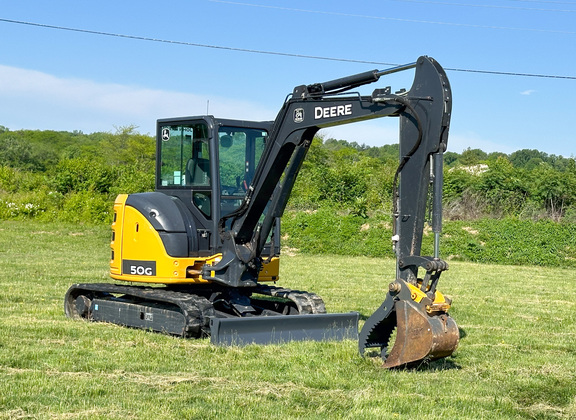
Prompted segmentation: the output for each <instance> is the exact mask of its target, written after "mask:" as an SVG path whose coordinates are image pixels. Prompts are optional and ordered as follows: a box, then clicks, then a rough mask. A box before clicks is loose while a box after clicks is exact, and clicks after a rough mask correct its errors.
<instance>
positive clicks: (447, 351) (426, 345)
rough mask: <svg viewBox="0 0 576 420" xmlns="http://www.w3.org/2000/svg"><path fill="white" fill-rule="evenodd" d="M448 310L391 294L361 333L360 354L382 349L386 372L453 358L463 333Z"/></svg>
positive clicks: (443, 306) (425, 301)
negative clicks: (371, 349)
mask: <svg viewBox="0 0 576 420" xmlns="http://www.w3.org/2000/svg"><path fill="white" fill-rule="evenodd" d="M409 296H410V295H409ZM442 299H443V297H442ZM447 307H449V305H448V304H446V303H435V302H434V303H433V302H432V301H430V300H422V301H420V302H416V301H414V300H412V298H411V297H407V298H405V296H402V294H399V295H393V294H390V293H389V294H388V295H387V298H386V300H385V301H384V303H383V304H382V306H380V308H378V310H376V312H375V313H374V314H373V315H372V316H371V317H370V318H368V320H366V323H365V324H364V327H363V328H362V331H361V332H360V336H359V351H360V354H361V355H364V353H365V351H366V349H369V348H380V355H381V357H382V359H383V360H384V367H385V368H396V367H410V366H417V365H419V364H420V363H422V362H426V361H431V360H436V359H440V358H443V357H447V356H450V355H451V354H452V353H453V352H454V350H456V347H457V346H458V342H459V340H460V332H459V330H458V326H457V325H456V322H455V321H454V319H453V318H452V317H450V315H448V313H446V308H447Z"/></svg>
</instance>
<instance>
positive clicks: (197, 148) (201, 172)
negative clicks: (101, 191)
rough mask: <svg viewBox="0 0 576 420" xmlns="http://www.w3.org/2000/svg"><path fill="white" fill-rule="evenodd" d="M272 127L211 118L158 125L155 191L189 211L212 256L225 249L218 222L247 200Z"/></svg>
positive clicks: (260, 123) (183, 119)
mask: <svg viewBox="0 0 576 420" xmlns="http://www.w3.org/2000/svg"><path fill="white" fill-rule="evenodd" d="M271 127H272V122H251V121H240V120H228V119H226V120H224V119H216V118H214V117H213V116H202V117H189V118H175V119H162V120H158V122H157V154H156V155H157V156H158V161H157V162H156V191H158V192H162V193H164V194H166V195H169V196H172V197H175V198H177V199H179V200H180V201H181V202H182V203H183V204H184V205H185V206H186V208H187V209H188V210H189V211H190V214H191V216H192V219H193V223H194V224H196V229H198V230H202V231H203V234H204V235H205V237H210V239H208V241H209V242H210V245H209V246H208V244H205V246H207V247H208V248H209V249H211V250H215V248H218V247H219V246H220V245H221V244H220V241H219V238H216V237H217V236H218V235H215V234H214V233H215V232H217V231H218V230H217V227H218V222H219V220H220V219H221V218H222V217H224V216H226V215H228V214H230V213H231V212H232V211H234V210H236V209H237V208H238V207H239V206H240V205H241V204H242V202H243V200H244V198H245V196H246V192H247V190H248V187H249V186H250V183H251V182H252V178H253V177H254V173H255V171H256V167H257V166H258V162H259V161H260V157H261V156H262V153H263V151H264V147H265V145H266V140H267V138H268V133H269V131H270V130H271ZM215 197H216V199H215ZM202 248H204V247H202Z"/></svg>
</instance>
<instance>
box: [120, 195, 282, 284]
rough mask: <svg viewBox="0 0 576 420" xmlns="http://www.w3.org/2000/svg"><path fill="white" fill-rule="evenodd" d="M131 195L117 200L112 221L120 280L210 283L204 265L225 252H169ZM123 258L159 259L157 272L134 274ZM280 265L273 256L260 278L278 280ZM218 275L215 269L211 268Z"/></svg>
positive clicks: (216, 259)
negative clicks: (196, 254)
mask: <svg viewBox="0 0 576 420" xmlns="http://www.w3.org/2000/svg"><path fill="white" fill-rule="evenodd" d="M127 198H128V195H126V194H121V195H119V196H118V197H117V198H116V201H115V203H114V221H113V222H112V240H111V242H110V247H111V249H112V258H111V259H110V276H111V277H112V278H114V279H116V280H124V281H130V282H137V283H160V284H190V283H195V284H197V283H210V281H209V280H205V279H204V278H203V277H202V275H201V274H200V273H201V272H202V268H203V267H204V265H206V264H209V265H214V264H216V263H217V262H219V261H220V260H221V258H222V254H215V255H212V256H209V257H188V258H178V257H171V256H170V255H168V254H167V253H166V250H165V248H164V244H163V242H162V239H161V238H160V235H158V232H157V231H156V229H154V227H153V226H152V225H151V224H150V222H148V220H147V219H146V218H145V217H144V216H143V215H142V214H141V213H140V212H139V211H138V210H136V209H135V208H133V207H130V206H126V205H125V203H126V199H127ZM122 260H136V261H138V260H140V261H155V262H156V275H155V276H145V275H131V274H129V273H123V272H122ZM279 269H280V260H279V258H277V257H274V258H272V260H271V261H270V262H268V263H265V264H264V266H263V268H262V271H261V272H260V275H259V277H258V281H263V282H266V281H276V280H278V273H279ZM211 275H212V276H213V275H214V271H212V272H211Z"/></svg>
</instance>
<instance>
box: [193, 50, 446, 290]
mask: <svg viewBox="0 0 576 420" xmlns="http://www.w3.org/2000/svg"><path fill="white" fill-rule="evenodd" d="M413 67H415V68H416V73H415V77H414V82H413V85H412V88H411V89H410V90H409V91H407V92H403V93H401V94H392V93H390V89H389V88H386V89H376V90H374V92H373V93H372V95H370V96H360V95H358V94H355V95H354V94H350V95H338V94H339V93H341V92H344V91H346V90H349V89H352V88H355V87H358V86H360V85H364V84H369V83H373V82H375V81H377V80H378V79H379V78H380V77H381V76H382V75H385V74H390V73H394V72H396V71H402V70H406V69H410V68H413ZM450 110H451V94H450V86H449V84H448V80H447V78H446V75H445V73H444V71H443V69H442V68H441V67H440V66H439V65H438V64H437V63H436V62H435V61H434V60H433V59H432V58H429V57H420V58H419V59H418V61H417V63H414V64H408V65H405V66H399V67H395V68H393V69H388V70H383V71H378V70H374V71H371V72H366V73H360V74H358V75H354V76H349V77H345V78H341V79H336V80H333V81H329V82H325V83H319V84H314V85H303V86H297V87H296V88H295V89H294V92H293V94H292V96H291V97H290V98H289V99H288V100H287V101H286V102H285V103H284V105H283V107H282V109H281V110H280V112H279V114H278V116H277V117H276V120H275V122H274V125H273V129H272V131H271V133H270V136H269V138H268V142H267V145H266V148H265V150H264V152H263V155H262V157H261V159H260V163H259V165H258V168H257V170H256V173H255V175H254V178H253V180H252V184H251V185H250V187H249V190H248V193H247V195H246V199H245V200H244V202H243V204H242V205H241V206H240V207H239V208H238V209H237V210H236V211H235V212H234V213H231V214H230V215H228V216H227V217H226V218H225V219H223V220H221V236H222V239H223V242H224V244H223V256H222V260H221V261H220V263H218V264H216V265H214V266H209V267H205V272H204V277H205V278H207V279H212V280H214V281H217V282H220V283H223V284H227V285H229V286H234V287H241V286H253V285H254V280H253V279H255V278H256V276H254V274H255V273H257V270H258V269H259V264H260V261H259V259H260V254H261V252H262V249H263V246H264V243H265V242H266V238H267V237H268V235H269V233H270V231H271V229H272V226H273V222H274V219H275V218H276V217H279V216H281V215H282V212H283V211H284V208H285V206H286V203H287V201H288V198H289V195H290V192H291V190H292V187H293V185H294V182H295V180H296V176H297V174H298V172H299V169H300V166H301V164H302V161H303V160H304V158H305V156H306V153H307V151H308V148H309V147H310V144H311V142H312V139H313V137H314V135H315V134H316V133H317V131H318V130H320V129H321V128H325V127H331V126H335V125H341V124H348V123H352V122H358V121H364V120H368V119H373V118H381V117H387V116H395V117H399V118H400V153H401V157H400V166H399V168H398V173H397V175H398V178H399V180H400V183H399V189H398V198H397V202H398V206H397V209H398V214H397V215H396V217H397V220H398V222H397V226H396V227H397V232H396V233H397V235H398V238H399V240H398V242H397V253H398V256H399V258H400V257H401V256H403V255H416V254H418V253H419V250H420V243H421V239H422V237H421V236H422V235H421V230H422V227H423V219H424V214H425V208H424V206H425V202H426V195H427V189H428V184H429V177H430V173H429V161H430V155H432V154H437V153H442V152H443V151H444V150H445V147H446V141H447V132H448V124H449V120H450ZM263 215H264V217H263V219H262V216H263ZM228 219H231V221H230V222H231V223H229V224H228V223H227V221H228ZM227 225H228V226H230V228H229V229H226V228H225V226H227Z"/></svg>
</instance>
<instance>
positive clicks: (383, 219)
mask: <svg viewBox="0 0 576 420" xmlns="http://www.w3.org/2000/svg"><path fill="white" fill-rule="evenodd" d="M154 153H155V144H154V138H153V137H151V136H148V135H143V134H140V133H138V132H137V130H136V129H135V127H132V126H128V127H120V128H118V129H117V130H116V132H115V133H92V134H84V133H82V132H55V131H31V130H21V131H11V130H9V129H7V128H5V127H2V126H0V220H1V219H27V218H36V219H41V220H58V221H67V222H79V223H110V221H111V210H112V203H113V201H114V198H115V197H116V195H117V194H120V193H134V192H141V191H151V190H153V188H154V159H155V157H154ZM398 154H399V148H398V145H385V146H381V147H368V146H366V145H359V144H357V143H349V142H347V141H344V140H334V139H321V138H317V139H316V140H315V141H314V142H313V143H312V146H311V149H310V152H309V154H308V157H307V159H306V160H305V162H304V164H303V166H302V170H301V172H300V175H299V177H298V180H297V183H296V185H295V187H294V191H293V194H292V196H291V198H290V202H289V207H288V209H287V211H286V213H285V215H284V217H283V225H282V226H283V228H282V232H283V236H282V243H283V246H284V247H285V250H288V251H289V250H290V248H293V249H294V250H298V251H299V252H309V253H330V254H341V255H346V256H354V255H368V256H389V257H393V254H392V247H391V243H390V241H389V238H390V237H391V232H392V217H391V211H392V183H393V179H394V173H395V171H396V168H397V165H398ZM445 162H446V165H445V172H444V181H445V184H444V216H445V217H444V220H445V223H444V236H443V239H442V244H443V247H442V253H441V255H442V257H443V258H446V259H448V260H464V261H477V262H492V263H504V264H537V265H555V266H567V267H568V266H569V267H573V266H576V235H575V234H574V233H575V232H574V231H575V230H576V223H574V222H576V164H575V161H574V159H573V158H572V157H570V158H566V157H562V156H554V155H547V154H546V153H543V152H539V151H537V150H519V151H517V152H514V153H512V154H510V155H506V154H503V153H490V154H488V153H485V152H483V151H481V150H478V149H468V150H465V151H464V152H463V153H460V154H459V153H454V152H447V153H446V154H445ZM431 238H432V237H431V235H429V234H428V231H425V237H424V244H423V247H424V249H423V252H424V253H427V254H430V253H431V252H432V250H431V247H432V239H431Z"/></svg>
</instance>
